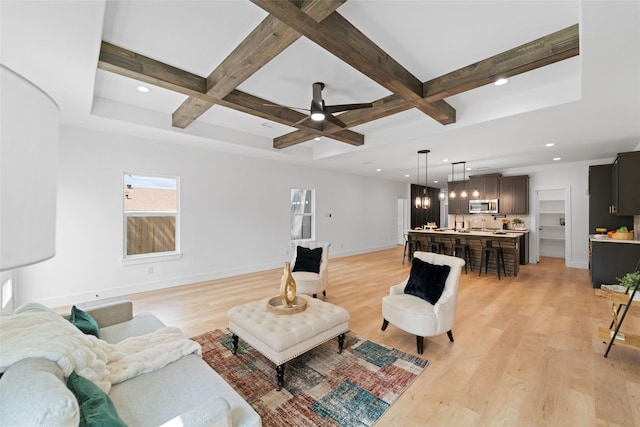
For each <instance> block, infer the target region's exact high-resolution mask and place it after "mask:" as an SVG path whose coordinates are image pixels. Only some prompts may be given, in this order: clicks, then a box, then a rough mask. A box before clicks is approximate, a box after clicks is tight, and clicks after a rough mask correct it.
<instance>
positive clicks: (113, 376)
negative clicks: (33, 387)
mask: <svg viewBox="0 0 640 427" xmlns="http://www.w3.org/2000/svg"><path fill="white" fill-rule="evenodd" d="M191 353H196V354H198V355H201V353H202V349H201V347H200V344H198V343H196V342H195V341H192V340H190V339H188V338H186V337H185V336H184V335H183V334H182V332H181V331H180V330H179V329H178V328H161V329H158V330H156V331H155V332H152V333H150V334H146V335H140V336H136V337H130V338H127V339H126V340H124V341H121V342H119V343H117V344H109V343H107V342H106V341H103V340H100V339H98V338H96V337H95V336H93V335H85V334H84V333H82V332H81V331H80V330H79V329H78V328H76V327H75V326H74V325H73V324H71V323H70V322H69V321H67V320H66V319H64V318H63V317H62V316H60V315H59V314H56V313H54V312H51V311H27V312H24V313H19V314H12V315H9V316H0V372H4V371H5V370H6V369H7V368H8V367H9V366H11V365H12V364H14V363H16V362H18V361H20V360H23V359H26V358H29V357H40V358H45V359H48V360H51V361H53V362H55V363H57V364H58V366H60V369H62V371H63V373H64V375H65V377H68V376H69V375H70V374H71V372H73V371H75V372H76V373H77V374H78V375H80V376H83V377H85V378H87V379H88V380H90V381H92V382H93V383H94V384H96V385H97V386H98V387H99V388H100V389H101V390H102V391H104V392H105V393H108V392H109V390H110V389H111V385H112V384H117V383H120V382H122V381H125V380H127V379H129V378H132V377H135V376H136V375H140V374H144V373H147V372H152V371H154V370H156V369H160V368H162V367H163V366H165V365H167V364H169V363H171V362H174V361H176V360H178V359H180V358H181V357H182V356H186V355H188V354H191Z"/></svg>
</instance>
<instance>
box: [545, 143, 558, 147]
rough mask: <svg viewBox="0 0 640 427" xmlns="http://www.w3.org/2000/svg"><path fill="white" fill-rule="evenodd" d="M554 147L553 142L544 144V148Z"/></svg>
mask: <svg viewBox="0 0 640 427" xmlns="http://www.w3.org/2000/svg"><path fill="white" fill-rule="evenodd" d="M554 145H556V144H554V143H553V142H549V143H548V144H544V146H545V147H553V146H554Z"/></svg>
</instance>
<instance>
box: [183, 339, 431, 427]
mask: <svg viewBox="0 0 640 427" xmlns="http://www.w3.org/2000/svg"><path fill="white" fill-rule="evenodd" d="M193 339H194V340H195V341H197V342H199V343H200V344H201V345H202V357H203V359H204V360H205V361H206V362H207V363H208V364H209V365H210V366H211V367H212V368H213V369H215V370H216V371H217V372H218V373H219V374H220V375H221V376H222V377H223V378H224V379H225V380H226V381H227V382H228V383H229V384H231V386H232V387H233V388H234V389H235V390H236V391H237V392H238V393H239V394H240V395H241V396H242V397H243V398H244V399H245V400H246V401H247V402H249V404H250V405H251V406H252V407H253V408H254V409H255V410H256V412H258V414H260V416H261V417H262V423H263V426H266V427H271V426H287V427H291V426H371V425H373V424H374V423H375V422H376V421H377V420H378V419H379V418H380V417H381V416H382V414H384V412H385V411H386V410H387V409H388V408H389V407H390V406H391V405H392V404H393V402H394V401H395V400H396V399H397V398H398V397H399V396H400V395H401V394H402V392H403V391H404V390H406V389H407V387H409V385H410V384H411V383H412V382H413V380H414V379H415V378H416V377H417V376H418V375H420V374H421V373H422V371H424V369H425V368H426V367H427V365H428V363H429V362H428V361H427V360H424V359H420V358H418V357H415V356H412V355H410V354H407V353H404V352H402V351H400V350H397V349H394V348H390V347H386V346H384V345H381V344H378V343H375V342H373V341H371V340H368V339H366V338H363V337H359V336H356V335H354V334H351V333H347V334H346V337H345V343H344V350H343V352H342V354H338V342H337V339H333V340H331V341H329V342H327V343H325V344H322V345H320V346H318V347H316V348H315V349H313V350H311V351H309V352H307V353H305V354H303V355H302V356H299V357H297V358H296V359H293V360H291V361H289V362H287V363H286V365H285V374H284V375H285V376H284V387H283V388H282V390H281V391H276V371H275V366H274V364H273V362H271V361H269V360H268V359H267V358H265V357H264V356H262V355H261V354H260V353H258V352H257V351H256V350H255V349H253V348H252V347H251V346H249V345H248V344H246V343H244V342H243V341H242V339H240V340H239V344H238V353H237V355H233V354H232V353H231V349H232V348H233V343H232V341H231V334H230V333H229V331H228V330H222V329H217V330H213V331H209V332H206V333H204V334H202V335H198V336H197V337H194V338H193Z"/></svg>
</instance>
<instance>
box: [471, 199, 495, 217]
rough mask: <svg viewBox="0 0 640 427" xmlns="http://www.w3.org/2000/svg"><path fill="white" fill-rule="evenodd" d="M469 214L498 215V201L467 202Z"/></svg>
mask: <svg viewBox="0 0 640 427" xmlns="http://www.w3.org/2000/svg"><path fill="white" fill-rule="evenodd" d="M469 213H472V214H474V213H475V214H492V213H498V199H491V200H469Z"/></svg>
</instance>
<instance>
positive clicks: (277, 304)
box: [267, 296, 307, 314]
mask: <svg viewBox="0 0 640 427" xmlns="http://www.w3.org/2000/svg"><path fill="white" fill-rule="evenodd" d="M306 308H307V300H306V299H305V298H300V297H295V299H294V300H293V304H291V307H285V306H284V305H283V304H282V299H281V298H280V297H279V296H277V297H273V298H271V299H269V300H268V301H267V310H269V311H270V312H272V313H276V314H295V313H300V312H302V311H304V310H305V309H306Z"/></svg>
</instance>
